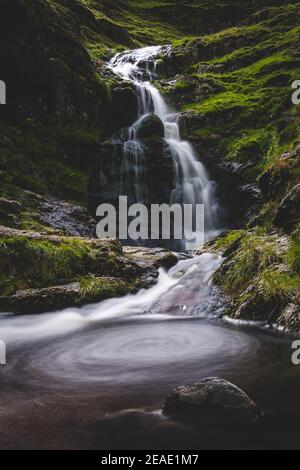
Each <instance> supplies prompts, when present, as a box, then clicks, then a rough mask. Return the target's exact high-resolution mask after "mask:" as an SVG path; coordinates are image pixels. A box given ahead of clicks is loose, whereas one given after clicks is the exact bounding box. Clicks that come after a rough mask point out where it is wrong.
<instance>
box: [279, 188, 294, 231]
mask: <svg viewBox="0 0 300 470" xmlns="http://www.w3.org/2000/svg"><path fill="white" fill-rule="evenodd" d="M299 217H300V183H298V184H296V186H294V187H293V188H292V189H291V190H290V191H289V193H288V194H287V195H286V196H285V197H284V198H283V200H282V201H281V203H280V205H279V208H278V211H277V214H276V216H275V220H274V223H275V225H277V226H278V227H283V228H286V229H291V228H292V227H293V226H294V225H295V224H296V223H297V222H298V221H299Z"/></svg>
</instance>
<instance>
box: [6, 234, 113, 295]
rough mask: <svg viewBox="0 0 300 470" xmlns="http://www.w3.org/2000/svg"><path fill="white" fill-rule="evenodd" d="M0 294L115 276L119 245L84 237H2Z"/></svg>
mask: <svg viewBox="0 0 300 470" xmlns="http://www.w3.org/2000/svg"><path fill="white" fill-rule="evenodd" d="M0 256H1V275H0V293H1V294H2V295H4V294H6V295H7V294H11V293H13V292H15V291H16V290H19V289H26V288H31V287H34V288H36V287H48V286H51V285H60V284H64V283H68V282H71V281H72V280H74V279H76V278H77V277H78V276H82V275H84V274H86V273H87V272H90V273H94V274H97V275H114V274H115V272H116V270H117V267H118V261H117V259H118V256H119V245H118V244H117V242H114V241H111V242H109V241H106V242H95V244H90V243H87V242H85V241H84V240H82V239H80V238H54V239H50V238H49V239H40V238H36V237H31V238H28V237H26V236H1V238H0Z"/></svg>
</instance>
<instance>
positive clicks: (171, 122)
mask: <svg viewBox="0 0 300 470" xmlns="http://www.w3.org/2000/svg"><path fill="white" fill-rule="evenodd" d="M169 49H170V47H169V46H154V47H146V48H142V49H137V50H133V51H127V52H123V53H120V54H117V55H116V56H115V57H114V58H113V59H111V61H110V62H109V67H110V69H111V70H112V71H113V72H114V73H115V74H117V75H118V76H119V77H120V78H122V79H124V80H130V81H131V82H133V83H134V85H135V87H136V90H137V96H138V102H139V117H138V120H137V121H136V122H135V123H134V124H133V125H132V126H131V127H130V128H129V130H128V140H126V141H125V143H124V151H123V168H122V181H123V182H124V181H127V176H128V173H129V172H130V171H132V166H133V171H134V175H135V198H136V201H135V202H144V198H145V194H146V192H147V185H146V180H147V178H146V175H145V171H146V170H145V165H144V154H143V148H142V146H141V144H140V141H139V139H138V138H137V131H138V129H139V126H140V125H141V122H142V120H143V118H144V117H145V116H147V115H150V114H153V113H154V114H156V115H157V116H158V117H159V118H160V119H161V120H162V122H163V124H164V129H165V140H166V143H167V144H168V146H169V149H170V153H171V156H172V159H173V162H174V168H175V175H176V178H175V182H174V188H173V191H172V196H171V200H170V201H169V202H170V203H171V204H173V203H179V204H192V205H193V206H194V207H195V206H196V204H204V208H205V235H206V238H207V239H208V238H211V236H213V235H215V234H216V232H217V231H216V227H217V210H218V207H217V203H216V201H215V198H214V185H213V183H212V182H211V181H210V180H209V178H208V176H207V173H206V171H205V168H204V166H203V164H202V163H201V162H200V161H198V160H197V159H196V156H195V153H194V150H193V148H192V146H191V145H190V144H189V142H186V141H183V140H181V138H180V129H179V125H178V114H174V113H171V111H170V109H169V108H168V106H167V104H166V102H165V100H164V98H163V96H162V95H161V93H160V92H159V90H158V89H157V88H156V87H155V86H154V85H153V83H152V81H153V80H154V79H155V78H157V74H156V61H157V57H158V55H159V54H162V53H167V52H168V50H169ZM123 189H124V185H123ZM164 202H167V201H164Z"/></svg>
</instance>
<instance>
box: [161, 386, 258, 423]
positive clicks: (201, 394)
mask: <svg viewBox="0 0 300 470" xmlns="http://www.w3.org/2000/svg"><path fill="white" fill-rule="evenodd" d="M163 413H164V414H165V415H166V416H169V417H173V418H177V419H183V420H186V421H188V422H192V423H203V422H204V423H205V422H208V423H222V422H238V423H246V422H253V421H256V420H257V419H258V418H259V416H260V415H261V412H260V411H259V409H258V407H257V405H256V404H255V403H254V402H253V401H252V400H251V399H250V398H249V397H248V396H247V395H246V394H245V393H244V392H243V391H242V390H240V389H239V388H238V387H236V386H235V385H233V384H231V383H230V382H227V381H226V380H223V379H220V378H207V379H204V380H202V381H201V382H199V383H195V384H193V385H186V386H183V387H179V388H178V389H176V390H174V391H173V392H171V393H170V395H169V396H168V397H167V400H166V402H165V404H164V407H163Z"/></svg>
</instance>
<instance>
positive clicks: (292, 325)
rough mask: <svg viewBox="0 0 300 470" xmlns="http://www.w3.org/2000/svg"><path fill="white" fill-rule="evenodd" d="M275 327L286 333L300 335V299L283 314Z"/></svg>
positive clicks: (295, 300) (287, 307) (290, 304)
mask: <svg viewBox="0 0 300 470" xmlns="http://www.w3.org/2000/svg"><path fill="white" fill-rule="evenodd" d="M275 326H276V327H277V328H279V329H280V330H281V331H284V332H286V333H293V334H296V335H300V299H294V303H289V304H288V305H287V306H286V307H285V309H284V310H283V311H282V312H281V314H280V316H279V318H278V320H277V321H276V324H275Z"/></svg>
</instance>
